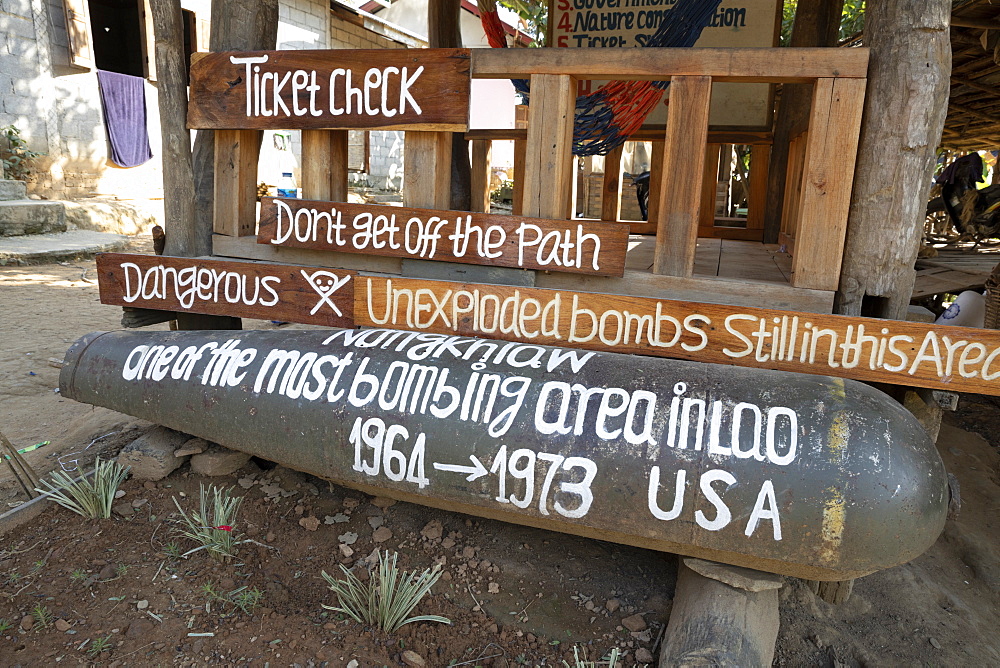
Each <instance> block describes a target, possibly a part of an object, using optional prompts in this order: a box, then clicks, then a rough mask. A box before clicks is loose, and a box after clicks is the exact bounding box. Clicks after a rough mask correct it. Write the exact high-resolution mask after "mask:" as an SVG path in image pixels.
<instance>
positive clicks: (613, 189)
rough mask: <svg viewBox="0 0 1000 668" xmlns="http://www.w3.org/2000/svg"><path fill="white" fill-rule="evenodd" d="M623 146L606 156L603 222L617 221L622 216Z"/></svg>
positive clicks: (602, 196)
mask: <svg viewBox="0 0 1000 668" xmlns="http://www.w3.org/2000/svg"><path fill="white" fill-rule="evenodd" d="M624 150H625V145H624V144H621V145H619V146H616V147H615V148H613V149H611V151H609V152H608V154H607V155H606V156H604V179H603V180H602V181H601V220H607V221H617V220H618V219H619V218H620V217H621V214H622V151H624Z"/></svg>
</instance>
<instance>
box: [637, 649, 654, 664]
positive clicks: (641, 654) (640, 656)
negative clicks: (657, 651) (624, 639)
mask: <svg viewBox="0 0 1000 668" xmlns="http://www.w3.org/2000/svg"><path fill="white" fill-rule="evenodd" d="M635 660H636V661H638V662H639V663H653V653H652V652H650V651H649V650H648V649H646V648H645V647H640V648H639V649H637V650H635Z"/></svg>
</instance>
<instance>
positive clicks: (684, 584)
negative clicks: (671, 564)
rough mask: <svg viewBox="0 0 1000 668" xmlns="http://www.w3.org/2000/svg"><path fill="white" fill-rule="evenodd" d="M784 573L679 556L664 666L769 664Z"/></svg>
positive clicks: (663, 650) (663, 658)
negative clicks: (764, 571)
mask: <svg viewBox="0 0 1000 668" xmlns="http://www.w3.org/2000/svg"><path fill="white" fill-rule="evenodd" d="M781 585H782V579H781V577H780V576H777V575H772V574H770V573H761V572H760V571H754V570H751V569H749V568H739V567H735V566H726V565H724V564H717V563H714V562H709V561H703V560H701V559H691V558H688V557H678V563H677V588H676V590H675V593H674V602H673V603H674V604H673V608H672V609H671V611H670V621H669V622H668V623H667V630H666V634H665V635H664V638H663V649H662V650H661V651H660V662H659V668H675V667H680V666H770V665H771V662H772V661H773V660H774V644H775V641H776V640H777V638H778V589H780V588H781Z"/></svg>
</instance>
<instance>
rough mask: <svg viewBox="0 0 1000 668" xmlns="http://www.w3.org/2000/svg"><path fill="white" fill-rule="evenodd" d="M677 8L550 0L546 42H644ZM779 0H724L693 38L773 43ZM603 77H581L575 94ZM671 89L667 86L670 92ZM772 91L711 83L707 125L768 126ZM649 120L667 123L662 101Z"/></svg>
mask: <svg viewBox="0 0 1000 668" xmlns="http://www.w3.org/2000/svg"><path fill="white" fill-rule="evenodd" d="M674 7H675V3H674V2H666V1H664V0H653V1H651V2H650V1H644V2H614V1H610V2H577V1H574V0H550V5H549V29H550V33H551V37H550V41H549V45H550V46H568V47H592V48H602V47H604V48H606V47H616V48H619V47H645V46H647V45H648V43H649V40H650V38H652V36H653V35H654V34H655V33H656V31H657V29H658V28H659V27H660V26H661V25H662V24H663V23H664V22H666V21H670V15H671V13H672V12H673V8H674ZM779 19H780V4H779V3H778V2H777V0H722V2H721V3H720V4H719V6H718V8H717V9H716V10H715V12H714V13H713V14H712V16H711V17H710V18H709V21H708V24H707V25H706V26H705V29H704V30H703V31H702V33H701V37H699V38H698V41H697V42H695V44H694V46H696V47H729V48H732V47H773V46H777V38H778V28H779V27H780V25H781V22H780V20H779ZM604 83H607V82H605V81H587V80H581V81H580V82H579V85H580V90H579V94H581V95H586V94H589V93H592V92H593V91H595V90H597V88H598V87H599V86H601V85H603V84H604ZM669 95H670V90H669V89H667V96H668V97H669ZM770 118H771V95H770V86H769V85H768V84H759V83H751V84H748V83H715V84H713V85H712V103H711V109H710V112H709V124H710V125H721V126H738V127H764V126H770ZM646 123H647V124H654V125H655V124H663V123H666V105H665V104H661V105H659V106H658V107H656V109H654V110H653V111H652V112H651V113H650V115H649V117H648V118H647V119H646Z"/></svg>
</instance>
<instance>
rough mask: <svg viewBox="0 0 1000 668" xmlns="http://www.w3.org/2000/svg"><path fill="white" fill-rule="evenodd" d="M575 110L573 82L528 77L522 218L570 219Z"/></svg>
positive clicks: (554, 77) (543, 76)
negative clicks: (528, 99)
mask: <svg viewBox="0 0 1000 668" xmlns="http://www.w3.org/2000/svg"><path fill="white" fill-rule="evenodd" d="M556 50H558V49H553V51H556ZM575 110H576V79H574V78H573V77H571V76H566V75H555V74H539V75H535V76H532V77H531V106H530V107H529V108H528V150H527V155H526V157H525V174H524V208H523V210H522V214H523V215H526V216H536V217H538V218H570V217H571V213H572V209H571V207H572V199H571V198H572V193H573V176H574V174H573V118H574V116H573V115H574V112H575Z"/></svg>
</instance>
